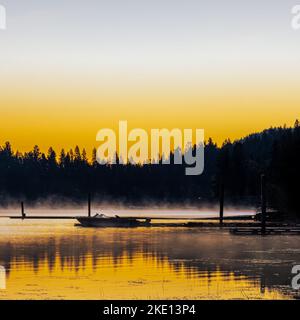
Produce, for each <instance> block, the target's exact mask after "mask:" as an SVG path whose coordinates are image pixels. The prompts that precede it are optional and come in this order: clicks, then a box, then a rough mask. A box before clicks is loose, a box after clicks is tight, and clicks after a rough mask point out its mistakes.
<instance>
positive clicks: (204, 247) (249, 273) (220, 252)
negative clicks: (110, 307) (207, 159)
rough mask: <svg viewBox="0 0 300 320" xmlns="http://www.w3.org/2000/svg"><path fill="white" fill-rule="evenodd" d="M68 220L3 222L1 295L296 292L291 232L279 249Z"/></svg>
mask: <svg viewBox="0 0 300 320" xmlns="http://www.w3.org/2000/svg"><path fill="white" fill-rule="evenodd" d="M73 224H74V222H71V221H60V222H57V221H42V222H33V223H32V222H31V223H30V222H27V221H26V222H10V221H9V222H8V221H5V223H4V221H2V220H1V221H0V265H3V266H5V267H6V269H7V289H6V290H0V299H286V298H292V297H293V293H292V292H290V291H289V287H288V283H289V279H288V276H289V274H288V272H289V269H288V268H289V266H290V263H291V262H290V258H291V257H292V256H293V257H295V255H296V256H297V257H299V250H298V251H297V244H295V245H294V244H293V243H294V240H296V239H295V238H294V240H293V239H290V238H285V237H282V238H281V242H279V243H278V247H277V245H276V243H277V242H276V241H277V240H276V241H274V239H271V237H270V238H268V237H266V238H261V237H258V238H256V237H252V238H251V237H250V238H249V237H248V238H247V237H234V236H231V235H229V234H228V233H227V232H226V231H218V230H215V231H204V230H196V229H188V228H137V229H112V228H107V229H92V228H91V229H87V228H79V227H74V225H73ZM277 239H278V238H277ZM296 242H297V241H296ZM287 248H289V249H288V250H290V251H287ZM289 252H290V254H289ZM299 261H300V260H299Z"/></svg>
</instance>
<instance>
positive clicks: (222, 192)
mask: <svg viewBox="0 0 300 320" xmlns="http://www.w3.org/2000/svg"><path fill="white" fill-rule="evenodd" d="M224 191H225V188H224V181H223V179H222V180H221V184H220V218H219V219H220V225H222V224H223V217H224Z"/></svg>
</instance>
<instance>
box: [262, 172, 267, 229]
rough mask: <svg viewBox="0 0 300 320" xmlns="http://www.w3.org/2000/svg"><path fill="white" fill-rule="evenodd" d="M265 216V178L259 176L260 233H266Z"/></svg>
mask: <svg viewBox="0 0 300 320" xmlns="http://www.w3.org/2000/svg"><path fill="white" fill-rule="evenodd" d="M266 214H267V197H266V176H265V175H264V174H262V175H261V233H262V234H265V233H266Z"/></svg>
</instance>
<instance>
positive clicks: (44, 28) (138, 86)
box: [0, 0, 300, 151]
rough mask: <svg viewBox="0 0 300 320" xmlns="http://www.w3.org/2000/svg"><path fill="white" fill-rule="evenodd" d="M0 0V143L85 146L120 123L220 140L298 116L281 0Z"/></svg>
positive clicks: (295, 57)
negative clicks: (1, 8) (200, 132)
mask: <svg viewBox="0 0 300 320" xmlns="http://www.w3.org/2000/svg"><path fill="white" fill-rule="evenodd" d="M3 2H4V5H7V7H8V9H9V10H8V12H9V15H8V17H7V20H8V28H7V30H6V31H2V32H1V33H0V49H1V51H0V58H1V59H0V75H1V76H0V116H1V127H0V143H1V144H2V143H3V142H4V141H6V140H9V141H11V143H12V144H13V146H14V148H15V149H19V150H20V151H25V150H28V149H30V148H32V147H33V145H35V144H38V145H39V146H40V147H41V149H42V150H46V149H47V148H48V147H49V146H53V147H54V148H55V149H59V148H62V147H64V148H66V149H68V148H70V147H74V146H75V145H79V146H81V147H86V148H87V149H88V150H89V151H90V149H91V148H92V147H94V146H97V142H96V141H95V137H96V133H97V131H98V130H99V129H101V128H113V129H116V128H117V126H118V122H119V120H127V121H128V125H129V129H130V128H136V127H137V128H144V129H146V130H149V129H151V128H164V127H165V128H169V129H172V128H182V129H183V128H203V129H204V130H205V137H206V138H208V137H212V138H213V139H214V140H215V141H217V142H218V143H221V142H222V141H223V140H224V139H226V138H231V139H235V138H239V137H242V136H244V135H246V134H249V133H252V132H256V131H259V130H262V129H265V128H268V127H270V126H278V125H283V124H285V123H286V124H287V125H292V124H293V123H294V121H295V119H296V118H298V117H299V110H300V107H299V106H300V92H299V83H300V63H299V62H300V61H299V57H300V41H299V40H300V32H296V31H294V30H292V29H291V27H290V23H289V22H290V18H291V17H290V16H289V14H288V13H289V12H290V10H289V9H290V7H289V5H290V4H289V3H285V4H279V3H277V4H274V3H272V6H269V7H268V6H267V3H264V4H261V3H260V2H258V1H253V2H252V3H251V4H250V3H249V4H244V5H246V6H247V8H245V7H242V6H241V5H238V4H237V3H236V1H234V0H230V1H228V2H227V5H226V7H224V4H222V1H217V2H218V8H219V9H220V12H219V13H218V12H216V10H215V7H213V6H212V5H210V4H209V3H208V1H194V0H188V1H187V2H188V4H189V6H187V4H186V2H185V4H183V3H182V2H180V3H179V2H176V1H175V2H174V3H173V2H172V3H173V5H172V7H170V3H169V1H168V0H164V1H161V2H159V1H156V0H155V1H151V2H150V1H149V2H148V1H145V2H143V4H140V5H138V2H136V1H135V0H131V1H129V2H128V3H127V6H126V7H123V5H122V2H120V1H119V0H118V1H116V2H118V4H119V6H112V5H111V4H108V3H107V2H106V1H105V2H104V1H93V0H89V1H88V2H89V6H84V7H80V5H77V6H73V7H72V6H71V7H70V6H68V5H70V1H69V0H64V1H62V2H57V1H53V2H52V4H39V1H35V0H34V1H31V3H30V4H28V5H26V6H25V5H24V4H22V5H20V4H17V3H16V1H15V0H12V1H11V2H10V3H9V4H8V2H7V3H5V1H3ZM266 2H268V1H266ZM287 2H289V1H287ZM270 3H271V2H270ZM81 5H82V4H81ZM130 5H132V6H133V7H132V8H134V10H133V9H132V8H131V6H130ZM216 5H217V4H216ZM130 8H131V9H132V10H131V9H130ZM170 8H171V9H172V10H171V9H170ZM233 8H234V10H233ZM245 9H247V10H245ZM122 10H123V11H124V10H125V11H126V12H125V13H127V14H122V12H123V11H122ZM245 12H246V13H245ZM266 13H268V14H266ZM81 15H83V17H81ZM216 15H217V17H216ZM241 15H242V16H241ZM212 17H214V18H215V19H214V20H213V19H210V18H212ZM54 21H55V23H54Z"/></svg>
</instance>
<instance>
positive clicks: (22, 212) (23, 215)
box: [21, 201, 26, 219]
mask: <svg viewBox="0 0 300 320" xmlns="http://www.w3.org/2000/svg"><path fill="white" fill-rule="evenodd" d="M21 214H22V219H25V217H26V214H25V210H24V202H23V201H22V202H21Z"/></svg>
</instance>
